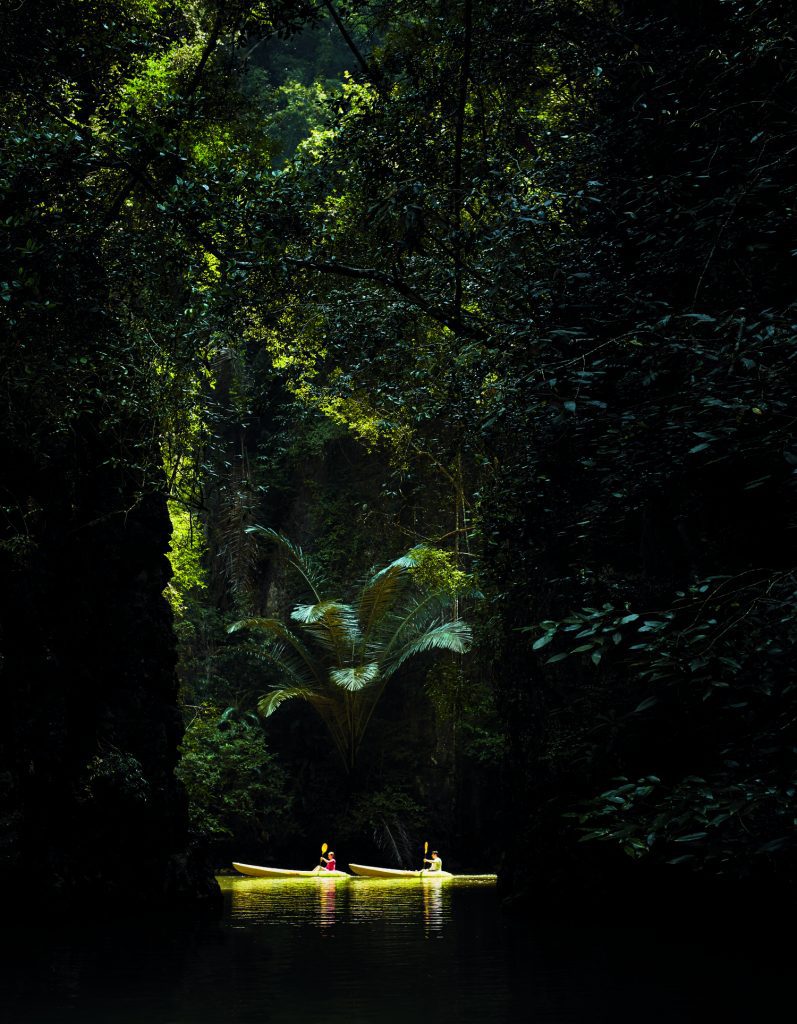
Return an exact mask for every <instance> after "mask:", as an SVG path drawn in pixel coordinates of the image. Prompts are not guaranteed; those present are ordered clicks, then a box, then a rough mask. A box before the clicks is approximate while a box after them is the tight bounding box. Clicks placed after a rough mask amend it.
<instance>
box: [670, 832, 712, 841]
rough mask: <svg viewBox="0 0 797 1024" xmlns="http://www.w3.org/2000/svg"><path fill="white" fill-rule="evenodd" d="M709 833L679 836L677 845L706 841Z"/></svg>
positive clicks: (692, 833)
mask: <svg viewBox="0 0 797 1024" xmlns="http://www.w3.org/2000/svg"><path fill="white" fill-rule="evenodd" d="M707 835H708V832H691V833H690V834H689V835H688V836H678V837H677V838H676V840H675V842H676V843H696V842H698V841H699V840H700V839H705V838H706V836H707Z"/></svg>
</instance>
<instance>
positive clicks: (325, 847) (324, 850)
mask: <svg viewBox="0 0 797 1024" xmlns="http://www.w3.org/2000/svg"><path fill="white" fill-rule="evenodd" d="M328 849H329V847H328V846H327V844H326V843H322V844H321V853H322V854H325V853H326V852H327V850H328Z"/></svg>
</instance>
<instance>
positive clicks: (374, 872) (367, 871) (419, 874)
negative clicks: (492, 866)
mask: <svg viewBox="0 0 797 1024" xmlns="http://www.w3.org/2000/svg"><path fill="white" fill-rule="evenodd" d="M349 868H350V869H351V871H352V872H353V873H354V874H355V875H359V876H360V877H361V878H453V877H454V876H453V875H452V874H451V872H450V871H427V870H421V871H404V870H402V869H401V868H372V867H369V866H368V865H367V864H349Z"/></svg>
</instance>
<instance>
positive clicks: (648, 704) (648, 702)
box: [634, 697, 659, 715]
mask: <svg viewBox="0 0 797 1024" xmlns="http://www.w3.org/2000/svg"><path fill="white" fill-rule="evenodd" d="M658 703H659V698H658V697H646V698H645V699H644V700H643V701H642V703H641V704H637V706H636V707H635V708H634V714H635V715H636V714H638V713H639V712H640V711H647V710H648V708H652V707H653V705H654V704H658Z"/></svg>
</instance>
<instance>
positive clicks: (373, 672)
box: [329, 661, 380, 693]
mask: <svg viewBox="0 0 797 1024" xmlns="http://www.w3.org/2000/svg"><path fill="white" fill-rule="evenodd" d="M379 676H380V673H379V665H377V664H376V663H375V662H373V661H371V662H368V663H367V664H365V665H352V666H351V667H350V668H333V669H330V672H329V678H330V679H331V680H332V682H333V683H335V685H336V686H340V687H342V688H343V689H344V690H349V691H350V692H352V693H356V692H357V691H358V690H364V689H365V687H366V686H370V684H371V683H374V682H376V680H377V679H379Z"/></svg>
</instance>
